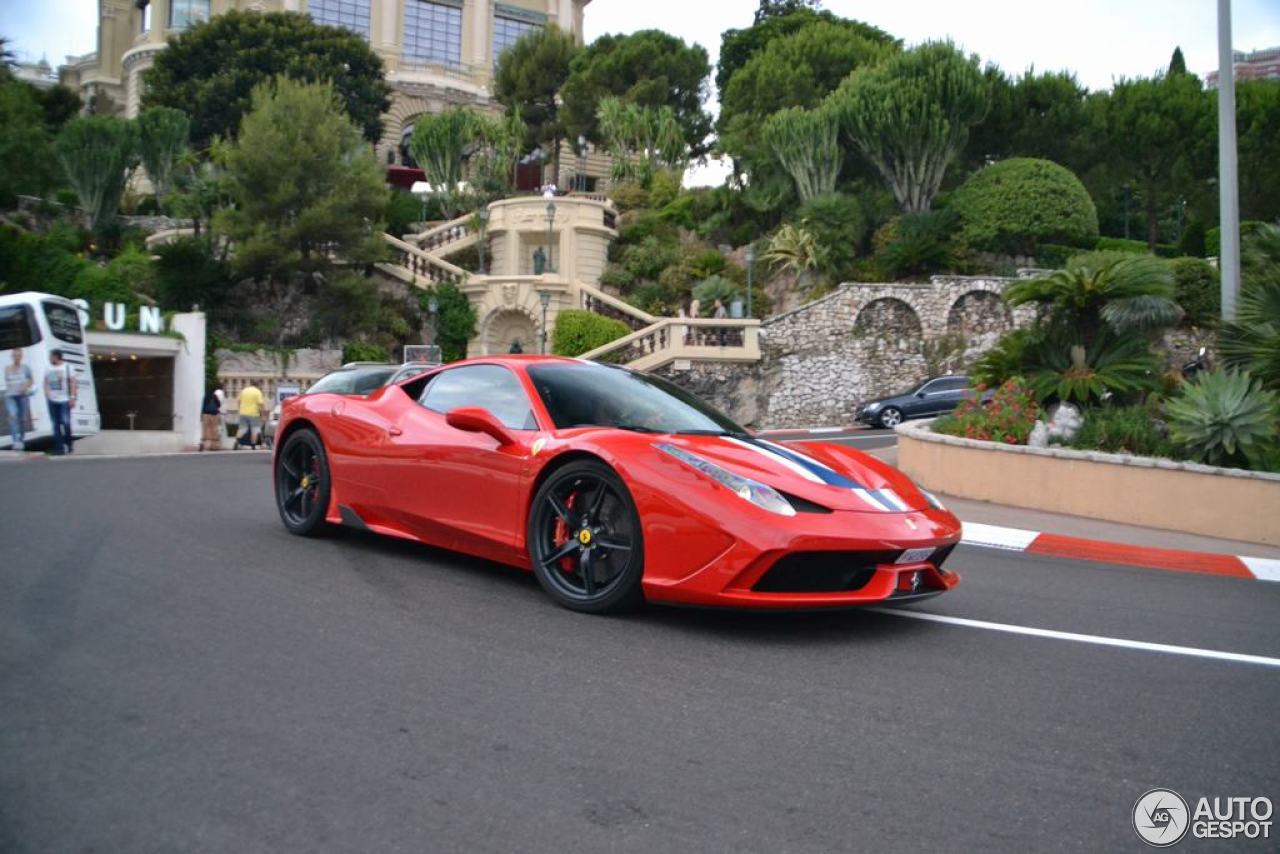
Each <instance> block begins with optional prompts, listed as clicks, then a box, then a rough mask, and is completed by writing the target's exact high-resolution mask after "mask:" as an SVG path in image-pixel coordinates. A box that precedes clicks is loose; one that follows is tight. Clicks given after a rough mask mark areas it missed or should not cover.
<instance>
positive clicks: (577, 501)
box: [528, 460, 644, 614]
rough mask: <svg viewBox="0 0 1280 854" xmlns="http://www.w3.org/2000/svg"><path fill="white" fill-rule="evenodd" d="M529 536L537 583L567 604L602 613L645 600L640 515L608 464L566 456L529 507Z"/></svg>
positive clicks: (623, 608)
mask: <svg viewBox="0 0 1280 854" xmlns="http://www.w3.org/2000/svg"><path fill="white" fill-rule="evenodd" d="M528 542H529V557H530V559H531V560H532V561H533V571H534V574H535V575H536V576H537V579H538V583H539V584H541V585H542V589H543V590H545V591H546V592H547V595H548V596H550V597H551V598H552V599H554V600H555V601H556V602H558V603H559V604H561V605H563V606H564V607H566V608H571V609H573V610H575V611H585V612H587V613H591V614H604V613H611V612H618V611H627V610H631V609H634V608H636V607H638V606H639V605H640V604H641V603H642V602H643V601H644V594H643V592H642V591H641V589H640V580H641V576H642V575H643V574H644V542H643V537H642V533H641V530H640V515H639V514H638V513H637V512H636V506H635V501H633V500H632V498H631V493H630V492H629V491H628V490H627V487H626V484H624V483H623V482H622V479H621V478H620V477H618V475H617V474H616V473H615V472H614V471H613V470H612V469H611V468H609V467H608V466H606V465H604V464H603V463H599V462H594V461H591V460H582V461H579V462H573V463H569V464H568V465H566V466H565V467H564V468H562V469H559V470H557V471H556V472H554V473H553V474H552V475H551V476H550V477H548V478H547V480H546V482H544V483H543V484H542V486H541V487H540V488H539V489H538V493H537V495H535V496H534V499H533V506H532V507H531V508H530V510H529V529H528Z"/></svg>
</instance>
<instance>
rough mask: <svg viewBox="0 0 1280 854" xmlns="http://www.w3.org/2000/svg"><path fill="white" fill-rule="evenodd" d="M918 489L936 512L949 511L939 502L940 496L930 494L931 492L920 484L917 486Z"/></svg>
mask: <svg viewBox="0 0 1280 854" xmlns="http://www.w3.org/2000/svg"><path fill="white" fill-rule="evenodd" d="M916 489H918V490H920V494H921V495H923V496H924V500H925V501H928V502H929V504H931V505H932V506H933V509H934V510H946V509H947V508H946V507H944V506H943V505H942V502H941V501H939V500H938V496H936V495H934V494H933V493H932V492H930V491H929V490H927V489H925V488H924V487H923V486H921V485H920V484H918V483H917V484H916Z"/></svg>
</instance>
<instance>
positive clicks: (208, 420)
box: [200, 388, 222, 451]
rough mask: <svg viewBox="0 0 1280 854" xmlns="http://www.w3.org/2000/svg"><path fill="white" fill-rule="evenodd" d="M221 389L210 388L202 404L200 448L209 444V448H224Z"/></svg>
mask: <svg viewBox="0 0 1280 854" xmlns="http://www.w3.org/2000/svg"><path fill="white" fill-rule="evenodd" d="M219 391H221V389H216V388H215V389H210V390H209V391H208V392H207V393H206V394H205V396H204V402H203V403H202V404H200V450H202V451H203V450H204V449H205V447H204V446H205V445H208V446H209V450H211V451H217V450H220V449H221V448H222V420H221V418H220V417H219V416H221V414H222V401H221V399H220V398H219V396H218V392H219Z"/></svg>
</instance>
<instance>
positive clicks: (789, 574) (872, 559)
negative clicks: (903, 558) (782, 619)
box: [751, 550, 902, 593]
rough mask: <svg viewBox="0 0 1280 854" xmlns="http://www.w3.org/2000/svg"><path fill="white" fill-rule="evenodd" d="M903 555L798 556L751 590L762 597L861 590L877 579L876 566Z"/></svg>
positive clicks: (771, 569)
mask: <svg viewBox="0 0 1280 854" xmlns="http://www.w3.org/2000/svg"><path fill="white" fill-rule="evenodd" d="M900 554H902V552H901V551H900V550H898V551H880V552H795V553H794V554H789V555H784V556H783V557H781V558H779V559H778V561H777V562H776V563H775V564H774V565H773V566H771V567H769V571H768V572H766V573H765V574H764V575H762V576H761V577H760V580H759V581H757V582H756V583H755V586H754V587H752V588H751V589H752V590H755V591H757V592H759V593H838V592H842V591H850V590H861V589H862V588H863V587H865V586H866V584H867V582H868V581H870V580H871V577H872V576H873V575H875V572H876V565H877V564H882V563H890V564H891V563H893V562H894V560H896V559H897V557H898V555H900Z"/></svg>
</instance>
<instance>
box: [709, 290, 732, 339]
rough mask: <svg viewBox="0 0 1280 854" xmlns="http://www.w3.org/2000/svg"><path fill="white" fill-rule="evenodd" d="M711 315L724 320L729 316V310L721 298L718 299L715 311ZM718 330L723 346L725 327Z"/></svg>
mask: <svg viewBox="0 0 1280 854" xmlns="http://www.w3.org/2000/svg"><path fill="white" fill-rule="evenodd" d="M711 316H712V317H714V318H715V319H716V320H723V319H726V318H728V317H729V312H727V311H725V308H724V303H722V302H720V300H716V303H715V311H713V312H712V313H711ZM716 332H717V335H718V337H719V339H720V346H721V347H723V346H724V327H723V326H721V327H718V328H717V330H716Z"/></svg>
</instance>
